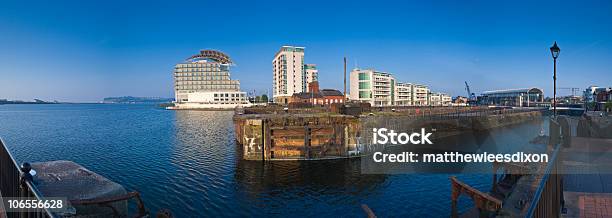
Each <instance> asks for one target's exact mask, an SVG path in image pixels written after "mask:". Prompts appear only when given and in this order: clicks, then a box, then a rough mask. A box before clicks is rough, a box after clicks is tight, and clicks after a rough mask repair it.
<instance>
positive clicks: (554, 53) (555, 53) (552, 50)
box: [550, 41, 561, 117]
mask: <svg viewBox="0 0 612 218" xmlns="http://www.w3.org/2000/svg"><path fill="white" fill-rule="evenodd" d="M559 52H561V49H560V48H559V46H557V41H555V44H553V46H552V47H550V53H551V54H552V57H553V62H554V71H553V72H554V73H553V115H554V117H557V58H558V57H559Z"/></svg>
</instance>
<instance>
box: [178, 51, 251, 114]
mask: <svg viewBox="0 0 612 218" xmlns="http://www.w3.org/2000/svg"><path fill="white" fill-rule="evenodd" d="M231 64H232V61H231V59H230V58H229V56H227V55H226V54H224V53H222V52H219V51H214V50H202V51H200V54H197V55H194V56H192V57H190V58H188V59H187V60H186V61H185V62H183V63H179V64H177V65H175V67H174V93H175V107H176V109H180V108H234V107H236V106H244V105H248V104H249V102H248V100H247V96H246V92H241V91H240V82H239V81H238V80H232V79H231V78H230V66H231Z"/></svg>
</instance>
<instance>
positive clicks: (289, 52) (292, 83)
mask: <svg viewBox="0 0 612 218" xmlns="http://www.w3.org/2000/svg"><path fill="white" fill-rule="evenodd" d="M272 72H273V78H272V82H273V85H272V87H273V90H272V95H273V99H274V102H276V103H282V104H287V103H288V102H289V98H291V96H292V95H293V94H294V93H300V92H306V87H307V83H306V82H307V78H306V73H305V71H304V47H295V46H283V47H281V48H280V50H279V51H278V52H276V55H274V60H272Z"/></svg>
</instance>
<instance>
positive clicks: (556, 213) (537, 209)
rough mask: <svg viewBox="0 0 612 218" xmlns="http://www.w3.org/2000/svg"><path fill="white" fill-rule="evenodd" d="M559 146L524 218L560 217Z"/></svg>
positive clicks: (561, 194) (560, 179) (561, 192)
mask: <svg viewBox="0 0 612 218" xmlns="http://www.w3.org/2000/svg"><path fill="white" fill-rule="evenodd" d="M561 147H562V146H561V145H560V144H557V145H556V146H555V149H554V151H553V154H552V156H551V161H550V162H549V164H548V166H546V170H545V171H544V175H543V176H542V180H540V184H539V185H538V189H537V190H536V191H535V194H534V196H533V200H532V201H531V205H530V206H529V210H528V211H527V213H526V214H525V217H526V218H531V217H536V218H539V217H561V210H562V208H563V181H562V177H563V175H562V172H561V169H560V168H561V157H560V156H561V153H562V152H560V151H559V150H560V149H561Z"/></svg>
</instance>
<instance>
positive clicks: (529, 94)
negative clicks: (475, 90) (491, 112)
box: [480, 88, 544, 107]
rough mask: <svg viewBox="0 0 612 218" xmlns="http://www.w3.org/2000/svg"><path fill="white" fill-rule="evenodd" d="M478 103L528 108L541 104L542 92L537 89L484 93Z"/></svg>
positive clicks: (542, 99)
mask: <svg viewBox="0 0 612 218" xmlns="http://www.w3.org/2000/svg"><path fill="white" fill-rule="evenodd" d="M480 101H481V104H485V105H497V106H514V107H529V106H535V105H536V104H534V103H541V102H543V101H544V92H543V91H542V89H539V88H524V89H506V90H495V91H486V92H483V93H482V97H481V100H480Z"/></svg>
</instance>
